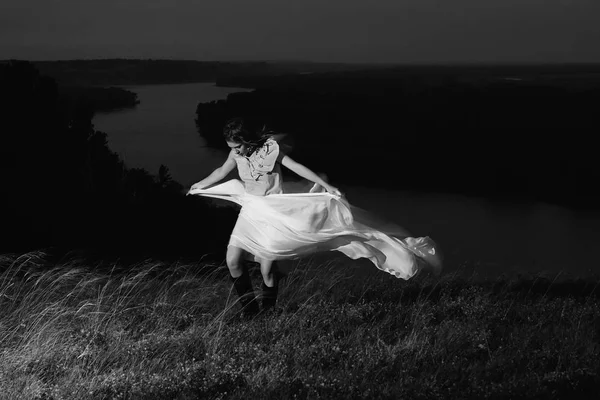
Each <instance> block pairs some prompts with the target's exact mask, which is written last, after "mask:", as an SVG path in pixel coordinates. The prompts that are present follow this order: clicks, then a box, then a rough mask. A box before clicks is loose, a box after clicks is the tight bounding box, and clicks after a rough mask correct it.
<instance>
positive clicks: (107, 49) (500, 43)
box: [0, 0, 600, 63]
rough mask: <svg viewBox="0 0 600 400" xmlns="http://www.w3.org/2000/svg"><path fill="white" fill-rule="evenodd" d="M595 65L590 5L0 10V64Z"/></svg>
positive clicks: (394, 0) (386, 2) (0, 6)
mask: <svg viewBox="0 0 600 400" xmlns="http://www.w3.org/2000/svg"><path fill="white" fill-rule="evenodd" d="M112 57H122V58H174V59H195V60H264V59H269V60H290V59H294V60H307V61H332V62H376V63H390V62H391V63H422V62H425V63H428V62H600V0H371V1H368V0H362V1H361V0H319V1H317V0H303V1H297V2H294V3H292V2H287V1H282V0H254V1H248V0H214V1H206V0H102V1H100V0H1V3H0V59H9V58H20V59H30V60H51V59H73V58H112Z"/></svg>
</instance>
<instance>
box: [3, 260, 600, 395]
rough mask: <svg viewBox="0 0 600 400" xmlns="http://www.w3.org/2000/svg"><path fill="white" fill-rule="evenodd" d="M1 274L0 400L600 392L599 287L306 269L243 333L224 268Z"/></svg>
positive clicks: (48, 263)
mask: <svg viewBox="0 0 600 400" xmlns="http://www.w3.org/2000/svg"><path fill="white" fill-rule="evenodd" d="M0 271H2V272H1V273H0V307H1V309H2V314H1V316H0V357H1V359H0V393H2V394H3V396H4V397H2V398H15V399H16V398H18V399H35V398H37V399H84V398H85V399H171V398H173V399H192V398H215V399H217V398H221V399H224V398H233V399H242V398H244V399H247V398H261V399H267V398H277V399H281V398H345V399H349V398H411V399H413V398H435V399H447V398H478V399H485V398H512V399H515V398H528V399H531V398H567V397H571V396H572V397H573V398H578V399H581V398H597V397H594V396H596V395H597V394H598V387H599V384H600V377H599V376H598V372H599V370H600V315H599V312H598V310H599V306H600V290H598V284H599V283H600V281H599V280H598V279H591V278H590V279H587V280H577V279H575V280H561V281H558V280H553V279H549V278H545V277H542V276H537V277H526V276H522V277H519V278H512V277H503V278H498V279H496V280H482V279H478V278H476V277H460V276H459V275H445V276H444V275H443V276H442V278H441V279H439V280H434V279H433V278H431V277H428V276H419V277H417V278H415V279H413V280H410V281H402V280H398V279H396V278H393V277H391V276H389V275H387V274H384V273H381V272H379V271H376V270H374V269H373V271H372V272H373V273H369V272H371V271H364V270H362V269H359V267H358V266H357V265H355V264H352V263H349V262H346V261H336V262H325V263H323V262H317V261H314V260H313V261H311V260H305V261H304V262H302V263H296V264H294V265H293V268H291V269H290V270H289V272H288V274H287V276H286V278H285V279H284V280H283V281H282V290H281V295H280V299H279V307H280V312H279V313H278V314H276V315H272V316H263V317H258V318H256V319H254V320H249V321H246V320H241V319H240V318H238V317H237V313H236V311H237V310H238V307H239V306H238V305H237V304H236V299H237V296H235V294H234V292H233V291H232V288H231V285H230V283H229V280H228V279H227V270H226V268H225V267H224V266H218V265H211V264H206V263H203V262H202V261H199V262H197V263H170V264H164V263H161V262H160V261H157V260H146V261H144V262H140V263H135V264H125V265H122V264H121V263H119V262H118V261H111V262H108V261H92V260H86V259H83V258H78V257H75V256H72V257H65V258H63V259H61V260H54V261H52V260H49V259H48V257H47V256H46V254H44V253H41V252H40V253H27V254H22V255H5V256H2V258H1V259H0ZM357 274H360V276H358V275H357ZM252 275H253V278H254V283H255V285H258V284H259V283H260V280H259V272H258V271H252Z"/></svg>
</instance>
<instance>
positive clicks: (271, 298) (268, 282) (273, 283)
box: [260, 259, 278, 311]
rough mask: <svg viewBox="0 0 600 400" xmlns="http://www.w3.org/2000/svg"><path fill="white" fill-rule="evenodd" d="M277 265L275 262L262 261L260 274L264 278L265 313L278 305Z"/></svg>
mask: <svg viewBox="0 0 600 400" xmlns="http://www.w3.org/2000/svg"><path fill="white" fill-rule="evenodd" d="M276 268H277V264H276V262H275V261H274V260H263V259H261V260H260V273H261V274H262V277H263V283H262V285H261V288H262V306H263V311H267V310H270V309H273V308H275V304H276V303H277V290H278V282H277V275H276V273H275V272H276Z"/></svg>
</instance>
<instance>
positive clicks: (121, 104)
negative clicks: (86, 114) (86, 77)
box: [59, 85, 140, 112]
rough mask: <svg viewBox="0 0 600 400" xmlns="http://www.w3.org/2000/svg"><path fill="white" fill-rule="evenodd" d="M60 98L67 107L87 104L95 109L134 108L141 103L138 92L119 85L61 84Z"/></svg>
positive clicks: (106, 110)
mask: <svg viewBox="0 0 600 400" xmlns="http://www.w3.org/2000/svg"><path fill="white" fill-rule="evenodd" d="M59 93H60V99H59V101H61V102H62V103H63V104H64V105H65V106H66V107H69V108H72V107H76V106H78V107H80V106H81V105H82V104H85V105H86V106H87V107H89V108H91V109H93V110H94V111H101V112H102V111H103V112H109V111H115V110H118V109H124V108H133V107H135V106H136V105H138V104H139V103H140V101H139V100H138V98H137V93H134V92H131V91H129V90H125V89H122V88H118V87H97V86H74V85H65V86H59Z"/></svg>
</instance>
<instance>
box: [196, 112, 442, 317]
mask: <svg viewBox="0 0 600 400" xmlns="http://www.w3.org/2000/svg"><path fill="white" fill-rule="evenodd" d="M223 134H224V137H225V141H226V142H227V145H228V146H229V148H230V149H231V150H230V152H229V155H228V157H227V160H226V161H225V162H224V163H223V165H222V166H221V167H219V168H217V169H215V170H214V171H213V172H212V173H211V174H210V175H209V176H208V177H206V178H204V179H203V180H201V181H200V182H198V183H196V184H194V185H193V186H192V187H191V189H190V191H189V192H188V194H198V195H203V196H209V197H216V198H222V199H227V200H229V201H233V202H236V203H238V204H240V205H241V206H242V209H241V210H240V214H239V216H238V220H237V222H236V225H235V227H234V229H233V232H232V234H231V238H230V241H229V245H228V247H227V256H226V261H227V267H228V268H229V272H230V274H231V278H232V280H233V282H234V286H235V288H236V291H237V293H238V295H239V296H240V302H241V303H242V307H243V310H245V313H246V314H255V313H257V312H258V304H257V303H256V302H255V301H254V292H253V289H252V283H251V281H250V276H249V274H248V271H247V270H246V269H245V268H243V264H242V260H243V259H246V258H247V256H248V255H251V256H253V257H254V259H255V260H256V261H258V262H259V263H260V270H261V274H262V277H263V283H262V290H263V309H267V310H268V309H272V308H273V307H274V306H275V303H276V299H277V281H276V278H275V276H274V274H273V263H274V261H275V260H280V259H290V258H298V257H302V256H304V255H307V254H311V253H315V252H317V251H327V250H337V251H340V252H342V253H344V254H346V255H347V256H349V257H350V258H353V259H357V258H362V257H365V258H369V259H370V260H371V261H372V262H373V263H374V264H375V265H376V266H377V267H378V268H379V269H382V270H384V271H386V272H389V273H390V274H393V275H394V276H397V277H400V278H404V279H408V278H410V277H412V276H413V275H414V274H415V273H416V272H417V270H418V265H417V261H418V260H417V258H419V259H422V260H425V261H427V262H429V263H430V264H432V265H434V266H437V267H438V269H439V264H440V263H439V259H438V256H437V254H436V252H435V247H434V244H433V242H432V241H431V240H430V239H429V238H427V237H425V238H410V237H408V238H405V239H403V240H400V239H398V238H395V237H392V236H389V235H386V234H385V233H383V232H381V231H378V230H376V229H373V228H371V227H369V226H368V225H366V224H364V223H362V222H360V221H357V220H356V219H355V218H354V216H353V214H352V211H351V207H350V205H349V204H348V203H347V202H346V201H345V199H343V198H342V195H341V193H340V191H339V190H338V189H337V188H336V187H334V186H332V185H330V184H329V183H328V182H326V181H324V180H323V179H322V178H321V177H320V176H318V175H317V174H315V173H314V172H313V171H311V170H310V169H308V168H307V167H305V166H304V165H302V164H300V163H298V162H296V161H294V160H293V159H292V158H290V157H289V156H288V155H286V154H284V152H283V151H281V149H280V147H279V144H278V143H277V141H276V140H274V138H273V136H272V135H268V134H264V133H262V132H256V131H254V130H252V129H249V128H248V127H247V126H246V124H245V122H244V121H243V120H242V119H240V118H235V119H232V120H230V121H228V122H227V124H226V125H225V128H224V130H223ZM281 165H283V166H285V167H287V168H288V169H290V170H291V171H293V172H295V173H296V174H298V175H299V176H301V177H303V178H305V179H307V180H309V181H311V182H314V184H315V185H314V186H313V188H312V189H311V190H310V192H309V193H294V194H285V193H283V189H282V176H281ZM236 167H237V170H238V173H239V176H240V178H241V180H242V181H243V184H242V182H240V181H238V180H231V181H228V182H226V183H224V184H221V185H217V186H214V187H211V186H212V185H214V184H216V183H217V182H219V181H221V180H222V179H223V178H225V177H226V176H227V174H229V173H230V172H231V171H232V170H233V169H234V168H236ZM323 189H324V190H325V191H326V192H325V193H322V192H320V191H322V190H323Z"/></svg>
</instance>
